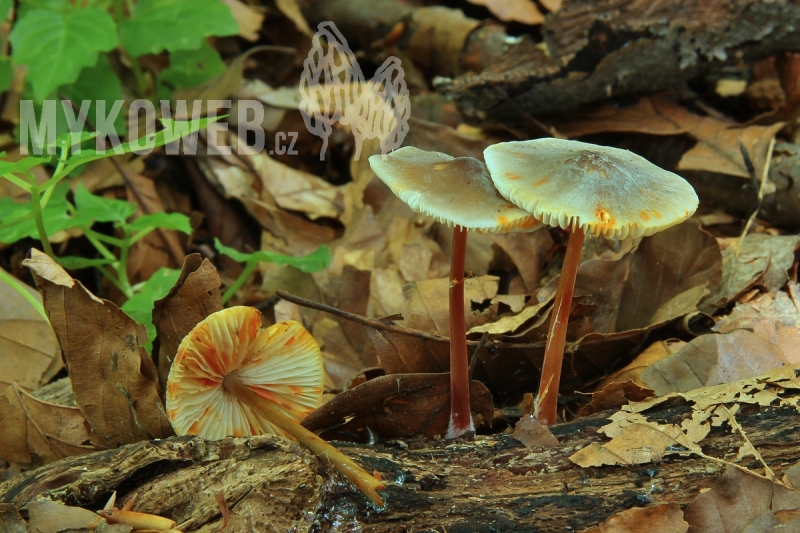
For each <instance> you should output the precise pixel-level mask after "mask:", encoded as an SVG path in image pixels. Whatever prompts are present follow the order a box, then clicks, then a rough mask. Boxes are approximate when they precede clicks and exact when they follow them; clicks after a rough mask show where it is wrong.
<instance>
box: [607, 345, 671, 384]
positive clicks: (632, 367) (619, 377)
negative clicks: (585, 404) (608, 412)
mask: <svg viewBox="0 0 800 533" xmlns="http://www.w3.org/2000/svg"><path fill="white" fill-rule="evenodd" d="M685 345H686V343H685V342H683V341H679V340H674V339H673V340H667V341H656V342H654V343H653V344H651V345H650V346H648V347H647V348H646V349H645V350H643V351H642V353H640V354H639V355H637V356H636V359H634V360H633V361H631V363H630V364H628V365H626V366H624V367H623V368H620V369H619V370H617V371H616V372H614V373H613V374H611V375H610V376H608V377H606V378H604V379H603V380H601V381H600V382H599V383H598V384H597V389H598V390H602V389H603V388H605V387H607V386H609V385H611V384H613V383H622V382H625V381H631V382H632V383H635V384H636V385H638V386H639V387H642V388H646V385H645V384H644V382H643V381H642V380H641V378H640V377H639V376H640V374H641V373H642V371H643V370H644V369H645V368H647V367H649V366H650V365H652V364H653V363H655V362H656V361H660V360H661V359H664V358H665V357H667V356H669V355H672V354H674V353H677V352H678V350H680V349H681V348H683V347H684V346H685Z"/></svg>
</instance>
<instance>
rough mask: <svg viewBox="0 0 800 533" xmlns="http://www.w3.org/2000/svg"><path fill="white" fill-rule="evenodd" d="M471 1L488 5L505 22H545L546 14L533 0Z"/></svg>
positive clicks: (493, 13)
mask: <svg viewBox="0 0 800 533" xmlns="http://www.w3.org/2000/svg"><path fill="white" fill-rule="evenodd" d="M469 3H470V4H475V5H478V6H486V8H487V9H488V10H489V11H491V13H492V15H494V16H495V17H497V18H499V19H500V20H502V21H503V22H521V23H522V24H530V25H531V26H534V25H537V24H541V23H543V22H544V15H542V12H541V11H539V8H537V7H536V4H535V3H534V2H533V0H469ZM559 7H560V6H559ZM548 9H549V8H548Z"/></svg>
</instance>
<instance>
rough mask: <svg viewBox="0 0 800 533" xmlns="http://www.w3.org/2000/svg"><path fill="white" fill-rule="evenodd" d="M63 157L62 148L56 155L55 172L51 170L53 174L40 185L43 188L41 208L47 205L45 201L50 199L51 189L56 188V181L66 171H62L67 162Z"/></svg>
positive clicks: (60, 178) (64, 174)
mask: <svg viewBox="0 0 800 533" xmlns="http://www.w3.org/2000/svg"><path fill="white" fill-rule="evenodd" d="M65 157H66V154H65V153H64V151H63V150H62V152H61V154H59V156H58V164H57V165H56V170H55V172H53V176H52V177H51V178H50V179H49V180H47V181H46V182H44V183H43V184H42V185H41V189H42V190H44V196H42V209H44V208H45V207H47V203H48V202H49V201H50V197H51V196H53V190H54V189H55V188H56V185H58V182H59V181H61V180H62V179H64V177H65V176H66V175H67V172H65V171H64V165H66V164H67V160H66V159H65Z"/></svg>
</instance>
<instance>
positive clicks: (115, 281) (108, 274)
mask: <svg viewBox="0 0 800 533" xmlns="http://www.w3.org/2000/svg"><path fill="white" fill-rule="evenodd" d="M95 268H97V270H99V271H100V273H101V274H102V275H103V276H105V277H106V279H107V280H108V281H110V282H111V284H112V285H114V286H115V287H116V288H118V289H119V291H120V292H121V293H125V287H123V286H122V284H121V283H120V282H119V280H118V279H117V277H116V275H114V274H112V273H111V272H109V271H108V270H107V269H106V267H105V266H98V267H95ZM115 272H116V270H115ZM129 298H130V297H129Z"/></svg>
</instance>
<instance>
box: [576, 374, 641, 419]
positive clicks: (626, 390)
mask: <svg viewBox="0 0 800 533" xmlns="http://www.w3.org/2000/svg"><path fill="white" fill-rule="evenodd" d="M653 393H654V391H652V390H651V389H647V388H644V387H641V386H639V385H638V384H636V383H634V382H633V381H631V380H628V381H625V382H622V383H618V382H614V383H609V384H608V385H606V386H605V387H603V388H602V389H600V390H598V391H596V392H593V393H592V399H591V400H590V401H589V403H588V404H586V405H584V406H583V407H582V408H581V410H580V411H579V412H578V416H589V415H592V414H594V413H597V412H600V411H605V410H606V409H614V408H616V407H621V406H623V405H625V404H627V403H628V402H630V401H634V402H640V401H642V400H645V399H647V398H649V397H650V396H652V395H653Z"/></svg>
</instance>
